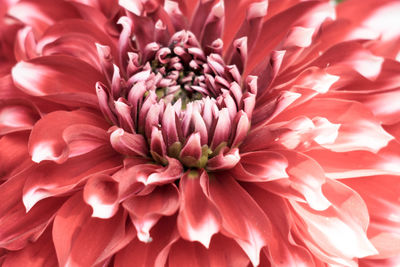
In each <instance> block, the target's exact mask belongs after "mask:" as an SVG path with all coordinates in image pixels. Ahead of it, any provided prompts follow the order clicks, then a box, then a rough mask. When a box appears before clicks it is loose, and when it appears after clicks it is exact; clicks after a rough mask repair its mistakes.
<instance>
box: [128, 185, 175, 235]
mask: <svg viewBox="0 0 400 267" xmlns="http://www.w3.org/2000/svg"><path fill="white" fill-rule="evenodd" d="M179 202H180V201H179V192H178V189H177V188H176V186H175V185H173V184H172V185H164V186H159V187H156V189H154V191H152V192H151V193H150V194H148V195H145V196H134V197H131V198H129V199H127V200H125V201H124V202H123V204H122V205H123V207H124V208H125V209H126V210H127V211H128V212H129V213H130V215H131V220H132V222H133V224H134V225H135V228H136V230H137V237H138V238H139V240H140V241H142V242H151V240H152V237H151V236H150V230H151V229H152V228H153V226H154V225H155V224H156V223H157V222H158V221H159V219H160V218H161V217H162V216H171V215H172V214H174V213H175V212H176V211H177V209H178V207H179ZM155 242H156V241H155Z"/></svg>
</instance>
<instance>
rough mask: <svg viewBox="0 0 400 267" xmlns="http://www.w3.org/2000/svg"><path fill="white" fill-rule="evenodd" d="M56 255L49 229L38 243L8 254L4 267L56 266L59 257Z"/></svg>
mask: <svg viewBox="0 0 400 267" xmlns="http://www.w3.org/2000/svg"><path fill="white" fill-rule="evenodd" d="M55 253H56V252H55V250H54V246H53V241H52V239H51V229H50V227H48V228H47V230H46V231H45V232H44V233H43V234H42V235H41V236H40V238H39V239H38V240H37V241H36V242H34V243H29V244H28V245H27V246H26V247H24V248H23V249H22V250H19V251H15V252H8V253H7V256H6V258H5V261H4V262H3V263H2V266H3V267H13V266H30V267H42V266H56V265H57V257H56V256H55Z"/></svg>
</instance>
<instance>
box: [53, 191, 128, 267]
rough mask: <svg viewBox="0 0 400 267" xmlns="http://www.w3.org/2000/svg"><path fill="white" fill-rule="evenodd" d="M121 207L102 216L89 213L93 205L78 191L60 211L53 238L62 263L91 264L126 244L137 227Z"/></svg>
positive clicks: (96, 262)
mask: <svg viewBox="0 0 400 267" xmlns="http://www.w3.org/2000/svg"><path fill="white" fill-rule="evenodd" d="M126 220H127V216H126V215H124V214H123V212H122V210H120V212H118V213H117V214H116V215H115V216H114V217H112V218H110V219H108V220H103V219H98V218H91V217H90V208H89V206H87V205H86V204H85V203H84V202H83V199H82V195H81V194H79V193H77V194H75V195H74V196H72V197H71V198H70V199H69V200H68V201H67V202H65V204H64V205H63V206H62V208H61V209H60V210H59V211H58V212H57V215H56V217H55V219H54V225H53V242H54V246H55V249H56V253H57V258H58V263H59V264H60V265H61V266H65V265H69V266H91V265H95V264H99V263H101V262H103V261H104V260H106V259H108V258H109V257H111V256H112V255H113V254H114V253H115V252H116V251H118V250H119V249H121V248H122V247H124V246H126V245H127V244H128V243H129V242H130V241H131V240H132V239H133V237H134V234H135V231H134V229H133V228H132V227H131V226H130V225H126Z"/></svg>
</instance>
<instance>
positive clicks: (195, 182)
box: [177, 171, 221, 248]
mask: <svg viewBox="0 0 400 267" xmlns="http://www.w3.org/2000/svg"><path fill="white" fill-rule="evenodd" d="M194 172H196V171H194ZM201 179H202V180H204V179H209V177H208V175H206V173H204V172H203V173H202V174H201V175H200V174H199V173H197V172H196V173H192V172H190V171H189V172H187V173H185V175H184V176H183V177H182V178H181V181H180V192H181V203H180V209H179V215H178V219H177V225H178V230H179V233H180V235H181V237H182V238H184V239H186V240H189V241H198V242H200V243H201V244H203V246H205V247H206V248H209V245H210V240H211V237H212V236H213V235H214V234H215V233H218V231H219V229H220V224H221V217H220V215H219V213H218V211H217V209H216V208H215V206H214V204H213V203H212V202H211V201H210V200H209V199H208V198H207V197H206V195H205V193H204V191H203V189H202V188H201V185H200V180H201Z"/></svg>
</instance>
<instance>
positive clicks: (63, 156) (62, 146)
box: [29, 111, 105, 163]
mask: <svg viewBox="0 0 400 267" xmlns="http://www.w3.org/2000/svg"><path fill="white" fill-rule="evenodd" d="M76 124H89V125H93V126H97V127H103V126H105V122H104V121H103V119H102V118H100V117H98V116H97V115H95V114H93V113H89V112H86V111H72V112H67V111H55V112H52V113H50V114H48V115H46V116H45V117H43V118H42V119H40V120H39V121H38V122H37V123H36V124H35V126H34V128H33V129H32V133H31V136H30V138H29V153H30V154H31V155H32V160H33V161H34V162H38V163H39V162H41V161H43V160H52V161H56V162H58V163H62V162H64V161H66V160H67V159H68V157H69V153H70V152H69V147H68V144H67V143H66V140H64V138H63V132H64V130H66V129H67V128H68V127H69V126H72V125H76ZM66 135H67V138H68V135H69V136H70V134H68V132H67V133H66ZM82 137H83V136H82ZM82 139H83V138H82Z"/></svg>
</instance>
